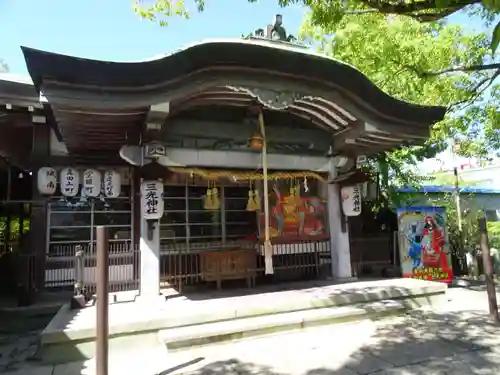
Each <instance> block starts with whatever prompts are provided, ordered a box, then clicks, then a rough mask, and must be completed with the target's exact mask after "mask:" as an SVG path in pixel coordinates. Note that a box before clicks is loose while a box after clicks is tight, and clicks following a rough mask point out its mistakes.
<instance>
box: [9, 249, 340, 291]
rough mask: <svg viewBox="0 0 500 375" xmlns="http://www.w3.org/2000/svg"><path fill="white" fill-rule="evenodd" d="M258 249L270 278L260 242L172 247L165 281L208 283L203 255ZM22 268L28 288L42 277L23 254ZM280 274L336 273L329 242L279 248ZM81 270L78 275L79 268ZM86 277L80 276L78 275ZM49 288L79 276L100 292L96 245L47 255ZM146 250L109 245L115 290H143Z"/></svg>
mask: <svg viewBox="0 0 500 375" xmlns="http://www.w3.org/2000/svg"><path fill="white" fill-rule="evenodd" d="M232 248H238V249H254V250H255V256H256V270H255V271H256V273H257V277H259V276H263V275H264V256H263V249H262V246H260V249H259V245H258V243H256V242H252V241H235V242H231V243H224V244H222V243H214V242H210V243H198V244H190V245H189V246H186V244H179V243H167V244H165V243H164V244H163V245H162V246H161V249H160V281H161V282H162V283H163V284H167V285H173V286H179V287H182V286H183V285H197V284H200V283H202V282H203V281H204V278H203V271H202V269H201V267H200V254H201V253H203V252H206V251H211V250H214V249H217V250H225V249H232ZM18 259H19V266H20V269H21V270H23V272H22V276H21V277H22V278H23V280H22V284H24V285H26V286H30V285H34V280H35V279H36V278H37V276H36V273H37V272H38V271H37V267H35V266H36V257H35V256H33V255H32V254H22V253H21V254H20V255H19V258H18ZM273 263H274V270H275V275H274V277H273V281H286V280H298V279H303V278H318V277H325V276H329V275H330V273H331V254H330V242H329V241H303V242H301V243H297V244H280V245H273ZM79 269H80V270H81V271H78V270H79ZM78 273H80V275H77V274H78ZM43 277H44V284H43V285H44V288H45V290H49V291H57V290H73V288H74V287H75V283H76V282H77V278H81V281H82V283H83V285H82V286H83V287H84V288H85V289H86V290H87V291H88V292H90V293H95V290H96V281H97V280H96V246H95V245H94V246H90V244H60V245H57V246H54V247H52V249H51V252H50V254H48V255H46V257H45V270H44V275H43ZM139 280H140V250H139V248H138V246H135V247H134V246H133V245H131V244H130V243H113V242H111V243H110V244H109V288H110V292H119V291H128V290H137V289H139Z"/></svg>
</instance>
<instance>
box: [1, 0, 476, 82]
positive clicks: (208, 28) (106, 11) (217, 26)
mask: <svg viewBox="0 0 500 375" xmlns="http://www.w3.org/2000/svg"><path fill="white" fill-rule="evenodd" d="M187 3H189V1H187ZM207 3H208V6H207V9H206V11H205V12H203V13H201V14H198V13H196V12H193V17H192V18H191V19H190V20H188V21H186V20H182V19H174V20H173V21H172V22H171V24H170V25H169V26H168V27H166V28H161V27H159V26H157V25H156V24H153V23H151V22H149V21H146V20H141V19H139V18H138V17H137V16H136V15H135V14H134V13H133V12H132V8H131V0H0V40H1V44H0V58H2V59H3V60H4V61H5V62H6V63H7V64H8V65H9V68H10V72H11V73H15V74H27V71H26V67H25V64H24V60H23V56H22V54H21V50H20V48H19V47H20V46H21V45H24V46H28V47H33V48H38V49H42V50H47V51H53V52H58V53H64V54H68V55H75V56H81V57H88V58H94V59H102V60H115V61H134V60H142V59H148V58H151V57H153V56H156V55H159V54H163V53H166V52H170V51H172V50H175V49H177V48H180V47H182V46H184V45H186V44H190V43H192V42H195V41H199V40H201V39H206V38H223V37H225V38H227V37H239V36H240V35H241V34H242V33H244V34H246V33H249V32H251V31H253V30H255V29H256V28H259V27H265V25H267V24H268V23H269V22H270V21H271V20H272V18H273V16H274V14H276V13H282V14H283V16H284V24H285V27H286V28H287V30H288V31H289V32H291V33H295V32H296V31H297V30H298V28H299V26H300V22H301V20H302V18H303V15H304V14H305V9H304V8H303V7H300V6H292V7H288V8H285V9H281V8H279V7H278V6H277V3H278V1H277V0H260V1H259V2H258V3H257V4H249V3H248V2H247V1H246V0H208V1H207ZM455 21H458V22H460V23H463V22H467V23H468V24H470V22H468V21H467V19H466V18H464V17H458V18H456V19H455Z"/></svg>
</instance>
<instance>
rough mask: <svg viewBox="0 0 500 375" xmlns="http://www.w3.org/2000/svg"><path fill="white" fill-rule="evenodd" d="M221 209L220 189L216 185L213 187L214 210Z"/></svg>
mask: <svg viewBox="0 0 500 375" xmlns="http://www.w3.org/2000/svg"><path fill="white" fill-rule="evenodd" d="M214 186H215V183H214ZM219 209H220V200H219V191H218V189H217V188H216V187H214V188H213V189H212V210H219Z"/></svg>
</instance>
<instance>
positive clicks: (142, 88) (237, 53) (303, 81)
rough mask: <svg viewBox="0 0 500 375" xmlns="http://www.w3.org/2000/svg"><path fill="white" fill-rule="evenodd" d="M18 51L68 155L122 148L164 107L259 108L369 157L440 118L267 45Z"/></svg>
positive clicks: (307, 54)
mask: <svg viewBox="0 0 500 375" xmlns="http://www.w3.org/2000/svg"><path fill="white" fill-rule="evenodd" d="M22 50H23V53H24V56H25V59H26V63H27V67H28V71H29V73H30V75H31V77H32V79H33V84H34V85H35V87H36V89H37V90H38V91H42V92H43V95H44V96H45V97H46V98H47V100H48V102H49V103H50V106H51V108H52V110H53V111H54V115H55V117H56V120H57V122H58V124H59V128H61V129H60V130H61V134H62V138H64V139H65V140H66V141H68V140H69V139H70V138H71V137H73V138H74V139H73V141H72V143H74V144H75V147H76V145H78V144H81V143H82V139H86V141H88V143H89V144H90V143H92V142H93V143H94V144H95V145H96V147H97V145H98V146H99V147H107V146H105V145H104V144H103V141H102V140H103V139H104V138H106V139H108V140H110V139H111V138H112V136H111V133H113V134H115V138H114V142H115V143H116V144H118V143H119V142H123V139H124V134H125V136H130V135H131V134H133V133H134V131H137V123H138V122H141V121H144V120H145V119H146V117H147V116H148V112H149V110H150V108H151V112H153V106H154V105H155V104H162V103H165V102H168V103H169V108H170V109H169V116H170V118H171V117H172V116H175V114H176V113H180V112H182V113H186V112H189V111H190V110H192V109H195V108H196V107H204V106H212V105H213V106H218V107H220V106H225V107H226V108H227V107H228V106H232V107H234V106H239V107H248V106H252V105H254V104H255V103H256V102H260V104H261V105H262V106H263V107H264V109H266V111H267V113H268V112H269V111H271V112H274V111H279V112H281V111H282V112H285V113H287V114H289V115H293V116H294V117H295V118H297V117H299V118H301V119H305V120H306V121H308V122H310V123H312V124H314V125H316V126H317V127H319V128H321V129H323V130H325V131H327V132H328V134H329V135H330V136H332V140H333V142H332V143H333V148H334V149H336V148H337V149H338V150H341V149H343V150H344V151H345V150H350V151H352V152H353V153H354V154H360V153H362V154H367V155H368V154H372V153H375V152H379V151H383V150H388V149H392V148H394V147H398V146H401V145H402V144H405V143H421V142H422V141H423V140H425V139H426V138H427V137H428V134H429V128H430V126H431V125H432V124H434V123H435V122H438V121H440V120H442V119H443V117H444V115H445V112H446V109H445V108H443V107H428V106H420V105H416V104H410V103H406V102H403V101H400V100H397V99H395V98H393V97H391V96H389V95H387V94H386V93H384V92H383V91H381V90H380V89H379V88H378V87H376V86H375V85H374V84H373V83H372V82H371V81H370V80H369V79H368V78H367V77H366V76H364V75H363V74H362V73H361V72H360V71H358V70H357V69H355V68H354V67H352V66H350V65H348V64H345V63H343V62H341V61H338V60H336V59H333V58H331V57H327V56H324V55H320V54H317V53H315V52H312V51H311V50H309V49H305V48H303V47H298V46H294V45H293V44H290V43H279V42H275V41H271V40H266V39H255V38H253V39H222V40H209V41H204V42H200V43H195V44H192V45H190V46H188V47H186V48H184V49H182V50H178V51H175V52H174V53H171V54H169V55H166V56H162V57H160V58H158V59H154V60H147V61H141V62H108V61H97V60H89V59H84V58H78V57H72V56H65V55H60V54H56V53H51V52H45V51H39V50H35V49H31V48H27V47H22ZM266 107H267V108H266ZM150 114H151V113H150ZM293 123H294V122H293V121H292V125H293ZM288 125H290V124H288ZM134 129H135V130H134ZM325 134H326V133H325ZM76 135H78V137H79V139H76V138H75V137H76ZM104 135H105V136H106V137H104ZM82 137H83V138H82ZM94 138H95V139H94ZM337 146H338V147H337Z"/></svg>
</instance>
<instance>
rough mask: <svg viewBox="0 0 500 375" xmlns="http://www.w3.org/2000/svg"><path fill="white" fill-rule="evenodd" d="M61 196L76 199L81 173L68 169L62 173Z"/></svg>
mask: <svg viewBox="0 0 500 375" xmlns="http://www.w3.org/2000/svg"><path fill="white" fill-rule="evenodd" d="M59 182H60V184H61V194H62V195H64V196H65V197H76V195H77V194H78V189H79V185H80V173H79V172H78V170H76V169H75V168H71V167H67V168H64V169H63V170H62V171H61V175H60V180H59Z"/></svg>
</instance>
